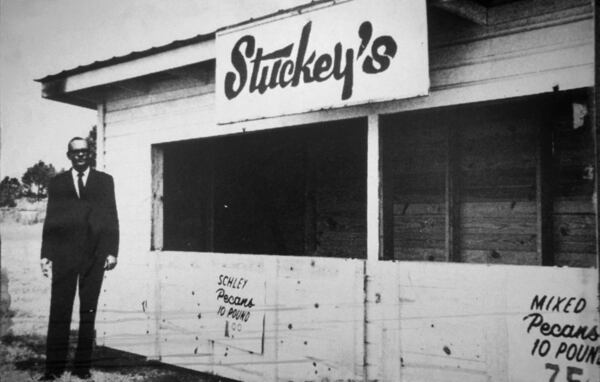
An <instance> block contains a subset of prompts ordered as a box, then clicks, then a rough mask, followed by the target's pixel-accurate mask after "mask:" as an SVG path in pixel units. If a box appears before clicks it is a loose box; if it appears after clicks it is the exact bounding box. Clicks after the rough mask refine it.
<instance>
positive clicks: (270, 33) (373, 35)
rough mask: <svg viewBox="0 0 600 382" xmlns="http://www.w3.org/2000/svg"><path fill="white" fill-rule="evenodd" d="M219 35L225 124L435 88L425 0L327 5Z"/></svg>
mask: <svg viewBox="0 0 600 382" xmlns="http://www.w3.org/2000/svg"><path fill="white" fill-rule="evenodd" d="M340 15H343V16H342V17H340ZM332 20H335V22H332ZM216 40H217V43H216V49H217V59H216V61H217V67H216V70H217V75H216V77H217V81H216V83H217V120H218V122H219V123H230V122H235V121H241V120H247V119H256V118H264V117H272V116H278V115H286V114H293V113H302V112H306V111H309V110H317V109H321V108H332V107H341V106H348V105H356V104H363V103H368V102H377V101H387V100H391V99H402V98H409V97H415V96H422V95H426V94H427V93H428V90H429V70H428V66H429V63H428V50H427V42H428V40H427V10H426V4H425V1H423V0H378V1H376V2H372V1H369V0H352V1H340V2H331V3H325V4H322V5H321V6H319V7H314V8H311V9H307V10H304V11H303V12H296V11H291V12H289V13H288V14H286V15H285V16H282V17H280V18H271V19H268V20H260V21H258V22H256V23H253V24H248V25H243V26H241V27H239V28H233V29H225V30H223V31H220V32H219V33H217V38H216ZM263 51H264V53H263Z"/></svg>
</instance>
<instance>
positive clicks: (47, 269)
mask: <svg viewBox="0 0 600 382" xmlns="http://www.w3.org/2000/svg"><path fill="white" fill-rule="evenodd" d="M40 267H41V268H42V275H44V277H50V273H52V261H50V260H48V259H46V258H45V257H44V258H42V260H40Z"/></svg>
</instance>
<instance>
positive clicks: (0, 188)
mask: <svg viewBox="0 0 600 382" xmlns="http://www.w3.org/2000/svg"><path fill="white" fill-rule="evenodd" d="M20 196H21V182H19V179H17V178H9V177H8V176H7V177H5V178H4V179H2V182H0V207H14V206H16V205H17V204H16V203H15V199H17V198H19V197H20Z"/></svg>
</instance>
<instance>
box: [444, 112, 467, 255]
mask: <svg viewBox="0 0 600 382" xmlns="http://www.w3.org/2000/svg"><path fill="white" fill-rule="evenodd" d="M439 123H440V124H441V123H443V122H442V121H439ZM446 123H447V122H446ZM456 126H462V124H461V123H459V124H457V125H456ZM456 126H453V125H452V124H451V123H448V124H447V127H446V145H447V147H446V180H445V199H446V214H445V215H446V216H445V224H446V227H445V228H446V229H445V231H446V235H445V239H446V244H445V247H446V254H447V256H448V257H447V261H451V262H459V261H461V256H460V197H459V196H460V186H459V184H460V179H459V178H460V158H459V156H458V153H459V152H460V149H459V147H458V145H459V141H458V139H457V137H456V134H457V132H456Z"/></svg>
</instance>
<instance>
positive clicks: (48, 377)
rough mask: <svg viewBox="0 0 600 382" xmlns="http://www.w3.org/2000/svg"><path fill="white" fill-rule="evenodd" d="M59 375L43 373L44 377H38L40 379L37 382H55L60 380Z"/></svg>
mask: <svg viewBox="0 0 600 382" xmlns="http://www.w3.org/2000/svg"><path fill="white" fill-rule="evenodd" d="M60 374H62V373H60ZM60 374H55V373H44V375H42V376H41V377H40V379H38V381H56V380H57V379H59V378H60Z"/></svg>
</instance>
